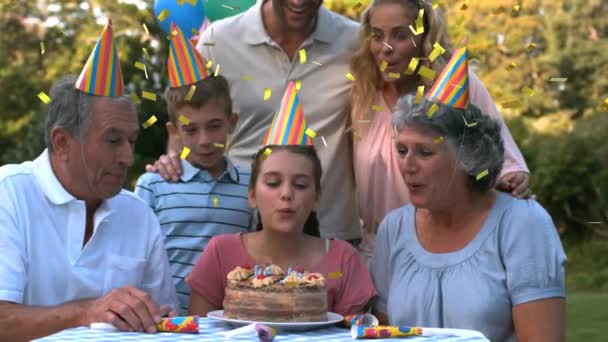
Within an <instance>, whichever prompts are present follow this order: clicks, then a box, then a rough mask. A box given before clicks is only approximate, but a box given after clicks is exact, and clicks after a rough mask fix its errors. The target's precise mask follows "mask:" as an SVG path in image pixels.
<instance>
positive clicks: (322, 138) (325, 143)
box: [321, 136, 327, 147]
mask: <svg viewBox="0 0 608 342" xmlns="http://www.w3.org/2000/svg"><path fill="white" fill-rule="evenodd" d="M321 140H323V145H325V147H327V142H326V141H325V137H324V136H321Z"/></svg>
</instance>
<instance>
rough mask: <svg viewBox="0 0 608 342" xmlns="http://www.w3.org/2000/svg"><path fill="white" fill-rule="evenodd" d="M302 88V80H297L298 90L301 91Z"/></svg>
mask: <svg viewBox="0 0 608 342" xmlns="http://www.w3.org/2000/svg"><path fill="white" fill-rule="evenodd" d="M300 88H302V81H301V80H297V81H296V90H300Z"/></svg>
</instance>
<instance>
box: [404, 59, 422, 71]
mask: <svg viewBox="0 0 608 342" xmlns="http://www.w3.org/2000/svg"><path fill="white" fill-rule="evenodd" d="M418 61H419V59H418V58H416V57H413V58H412V60H411V61H410V64H408V65H407V70H406V71H405V74H406V75H413V74H414V72H415V71H416V67H418Z"/></svg>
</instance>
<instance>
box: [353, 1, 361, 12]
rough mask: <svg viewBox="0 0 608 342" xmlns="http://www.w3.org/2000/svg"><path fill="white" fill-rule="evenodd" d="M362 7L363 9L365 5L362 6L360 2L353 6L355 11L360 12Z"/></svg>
mask: <svg viewBox="0 0 608 342" xmlns="http://www.w3.org/2000/svg"><path fill="white" fill-rule="evenodd" d="M361 7H363V4H362V3H360V2H357V3H356V4H355V6H353V10H355V11H358V10H359V8H361Z"/></svg>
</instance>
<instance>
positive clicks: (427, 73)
mask: <svg viewBox="0 0 608 342" xmlns="http://www.w3.org/2000/svg"><path fill="white" fill-rule="evenodd" d="M435 74H436V72H435V70H433V69H429V68H427V67H425V66H424V65H423V66H421V67H420V70H418V75H420V76H422V77H424V78H428V79H429V80H431V81H432V80H434V79H435Z"/></svg>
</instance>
